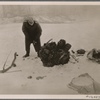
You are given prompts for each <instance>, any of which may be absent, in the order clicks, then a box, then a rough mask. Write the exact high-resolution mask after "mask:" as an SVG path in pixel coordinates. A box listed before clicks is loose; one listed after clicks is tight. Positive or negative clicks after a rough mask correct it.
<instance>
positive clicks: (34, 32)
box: [22, 17, 42, 57]
mask: <svg viewBox="0 0 100 100" xmlns="http://www.w3.org/2000/svg"><path fill="white" fill-rule="evenodd" d="M22 31H23V33H24V35H25V50H26V54H25V55H24V56H23V57H28V56H29V54H30V45H31V43H32V44H33V46H34V49H35V51H36V52H37V55H38V56H39V50H40V49H41V42H40V36H41V33H42V29H41V26H40V25H39V23H38V22H36V21H35V20H33V18H31V17H29V18H25V19H24V22H23V26H22Z"/></svg>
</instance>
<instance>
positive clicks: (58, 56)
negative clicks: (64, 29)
mask: <svg viewBox="0 0 100 100" xmlns="http://www.w3.org/2000/svg"><path fill="white" fill-rule="evenodd" d="M70 48H71V45H70V44H69V43H66V41H65V40H64V39H61V40H60V41H59V42H58V43H57V44H56V42H50V40H49V41H48V42H47V43H45V44H44V45H43V46H42V48H41V50H40V53H39V54H40V59H41V61H42V62H43V65H44V66H47V67H53V66H54V65H60V64H62V65H63V64H66V63H68V61H69V59H70V52H69V49H70Z"/></svg>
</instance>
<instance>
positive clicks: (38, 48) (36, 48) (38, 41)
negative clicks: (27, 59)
mask: <svg viewBox="0 0 100 100" xmlns="http://www.w3.org/2000/svg"><path fill="white" fill-rule="evenodd" d="M33 45H34V49H35V51H36V52H37V55H38V57H39V51H40V49H41V42H40V38H38V39H37V40H36V43H35V44H34V43H33Z"/></svg>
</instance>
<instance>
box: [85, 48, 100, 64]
mask: <svg viewBox="0 0 100 100" xmlns="http://www.w3.org/2000/svg"><path fill="white" fill-rule="evenodd" d="M87 58H88V59H89V60H91V61H95V62H97V63H100V50H96V49H92V50H91V51H90V52H88V54H87Z"/></svg>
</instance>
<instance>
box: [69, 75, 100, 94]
mask: <svg viewBox="0 0 100 100" xmlns="http://www.w3.org/2000/svg"><path fill="white" fill-rule="evenodd" d="M68 87H69V88H71V89H73V90H75V91H77V92H78V93H79V94H100V83H98V82H96V81H95V80H94V79H93V78H92V77H91V76H90V75H89V74H88V73H84V74H81V75H79V76H78V77H75V78H73V79H72V81H71V82H70V83H69V84H68Z"/></svg>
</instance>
